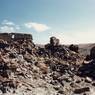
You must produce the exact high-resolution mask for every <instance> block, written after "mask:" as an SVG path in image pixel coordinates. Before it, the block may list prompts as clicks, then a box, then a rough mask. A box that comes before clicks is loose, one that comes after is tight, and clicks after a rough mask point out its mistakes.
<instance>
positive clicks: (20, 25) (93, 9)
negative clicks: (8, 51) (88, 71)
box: [0, 0, 95, 44]
mask: <svg viewBox="0 0 95 95" xmlns="http://www.w3.org/2000/svg"><path fill="white" fill-rule="evenodd" d="M0 32H23V33H31V34H32V35H33V38H34V42H35V43H42V44H43V43H48V42H49V37H51V36H56V37H57V38H59V39H60V41H61V43H62V44H71V43H94V42H95V37H94V35H95V0H0Z"/></svg>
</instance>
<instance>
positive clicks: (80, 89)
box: [74, 87, 90, 94]
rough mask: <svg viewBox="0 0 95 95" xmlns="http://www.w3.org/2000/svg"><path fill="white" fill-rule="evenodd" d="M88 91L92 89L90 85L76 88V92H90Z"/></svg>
mask: <svg viewBox="0 0 95 95" xmlns="http://www.w3.org/2000/svg"><path fill="white" fill-rule="evenodd" d="M88 91H90V88H89V87H84V88H79V89H75V90H74V93H76V94H81V93H84V92H88Z"/></svg>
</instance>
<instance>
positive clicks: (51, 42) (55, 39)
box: [50, 37, 59, 46]
mask: <svg viewBox="0 0 95 95" xmlns="http://www.w3.org/2000/svg"><path fill="white" fill-rule="evenodd" d="M50 44H51V45H52V46H57V45H59V39H57V38H56V37H51V38H50Z"/></svg>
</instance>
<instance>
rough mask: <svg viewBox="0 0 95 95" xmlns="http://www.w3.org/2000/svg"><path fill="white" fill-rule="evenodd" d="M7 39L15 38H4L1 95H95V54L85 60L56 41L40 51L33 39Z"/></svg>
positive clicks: (72, 47)
mask: <svg viewBox="0 0 95 95" xmlns="http://www.w3.org/2000/svg"><path fill="white" fill-rule="evenodd" d="M3 35H4V34H3ZM6 35H9V37H10V36H12V35H14V38H13V37H12V39H11V40H8V41H7V40H6V39H5V38H3V37H2V36H0V38H2V39H0V95H95V92H94V89H95V80H94V79H95V64H94V63H95V60H94V58H95V55H94V53H95V50H93V49H91V54H90V55H89V57H90V58H89V57H87V58H84V57H83V56H82V55H81V54H80V53H79V48H78V46H76V45H70V46H65V45H60V42H59V39H57V38H56V37H51V38H50V43H49V44H46V45H45V46H44V47H40V46H36V45H35V44H34V43H33V39H32V36H29V35H28V36H29V38H28V36H27V37H26V36H25V35H24V36H25V38H24V36H21V34H20V36H19V34H6ZM16 35H18V36H19V38H17V36H16ZM4 37H7V36H4ZM86 59H87V60H86ZM88 59H89V60H88ZM86 61H87V62H86ZM85 62H86V64H85Z"/></svg>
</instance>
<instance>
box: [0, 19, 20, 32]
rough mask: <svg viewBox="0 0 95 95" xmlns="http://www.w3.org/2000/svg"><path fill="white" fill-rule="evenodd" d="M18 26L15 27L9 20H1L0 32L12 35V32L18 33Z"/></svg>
mask: <svg viewBox="0 0 95 95" xmlns="http://www.w3.org/2000/svg"><path fill="white" fill-rule="evenodd" d="M19 31H20V26H19V25H16V24H15V23H14V22H12V21H9V20H3V22H2V23H1V26H0V32H7V33H13V32H19Z"/></svg>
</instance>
